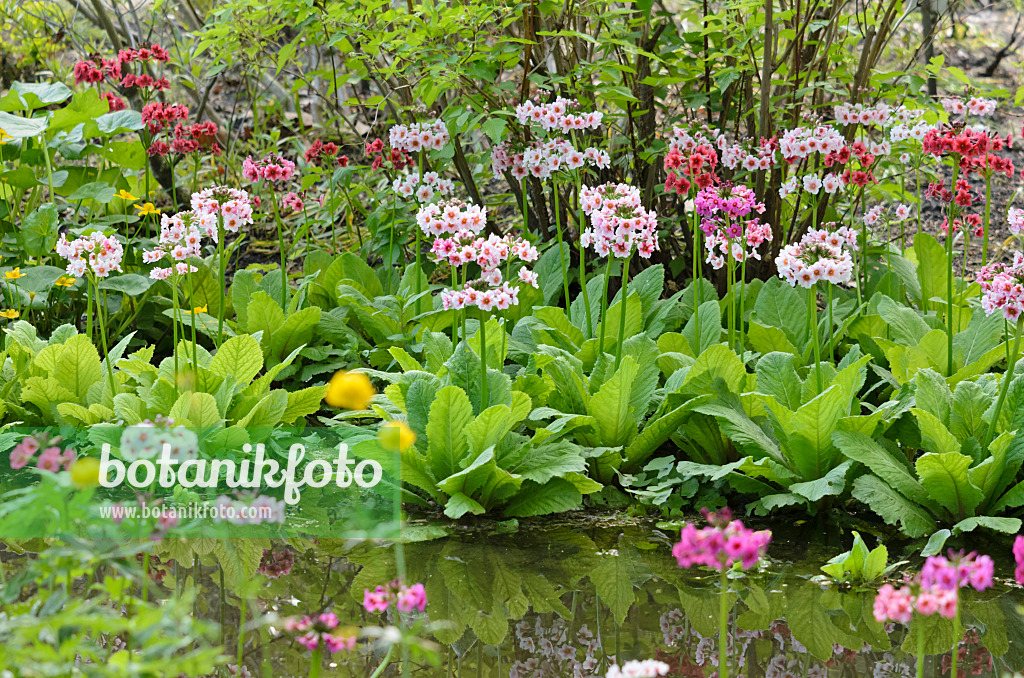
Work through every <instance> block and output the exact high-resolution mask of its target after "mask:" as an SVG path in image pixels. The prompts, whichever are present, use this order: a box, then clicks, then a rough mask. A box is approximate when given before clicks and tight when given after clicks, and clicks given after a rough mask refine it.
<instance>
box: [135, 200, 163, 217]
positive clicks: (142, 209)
mask: <svg viewBox="0 0 1024 678" xmlns="http://www.w3.org/2000/svg"><path fill="white" fill-rule="evenodd" d="M133 207H135V209H137V210H138V211H139V216H140V217H144V216H147V215H149V214H152V215H157V214H160V210H158V209H157V208H156V205H154V204H153V203H151V202H147V203H145V204H143V205H133Z"/></svg>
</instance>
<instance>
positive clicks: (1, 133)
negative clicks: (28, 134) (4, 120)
mask: <svg viewBox="0 0 1024 678" xmlns="http://www.w3.org/2000/svg"><path fill="white" fill-rule="evenodd" d="M13 138H14V137H12V136H11V135H10V134H8V133H7V132H6V131H5V130H4V129H3V128H0V144H2V143H4V142H6V141H7V140H8V139H13Z"/></svg>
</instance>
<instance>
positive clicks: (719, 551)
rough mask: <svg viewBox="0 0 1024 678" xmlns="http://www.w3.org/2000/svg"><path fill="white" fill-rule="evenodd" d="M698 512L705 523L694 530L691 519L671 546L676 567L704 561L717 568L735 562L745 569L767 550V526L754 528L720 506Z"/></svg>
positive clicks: (769, 539) (768, 538)
mask: <svg viewBox="0 0 1024 678" xmlns="http://www.w3.org/2000/svg"><path fill="white" fill-rule="evenodd" d="M701 513H702V514H703V515H704V518H705V519H706V520H707V521H708V523H709V527H705V528H703V529H700V530H698V529H697V528H696V527H695V526H694V525H693V523H687V524H686V526H685V527H684V528H683V530H682V533H681V535H680V541H679V543H678V544H676V545H675V546H673V547H672V555H673V556H675V557H676V560H678V561H679V567H687V568H689V567H693V566H694V565H706V566H707V567H711V568H714V569H716V570H721V569H722V568H730V567H732V566H733V564H734V563H737V562H739V563H740V564H741V566H742V567H743V569H749V568H751V567H753V566H754V565H755V564H757V561H758V560H760V559H761V557H762V556H763V555H764V554H765V552H766V551H767V550H768V544H769V543H770V542H771V540H772V533H771V530H760V531H755V530H751V529H748V528H746V527H744V526H743V523H742V522H740V521H739V520H733V519H732V511H730V510H729V509H728V508H723V509H721V510H720V511H715V512H710V511H708V510H707V509H702V510H701Z"/></svg>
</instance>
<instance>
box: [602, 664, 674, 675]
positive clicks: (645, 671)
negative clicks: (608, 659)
mask: <svg viewBox="0 0 1024 678" xmlns="http://www.w3.org/2000/svg"><path fill="white" fill-rule="evenodd" d="M666 673H668V664H666V663H665V662H660V661H658V660H657V659H644V660H642V661H629V662H626V663H625V664H623V665H622V668H621V669H620V668H619V667H618V665H617V664H612V666H611V667H610V668H609V669H608V672H607V673H606V674H604V675H605V678H654V677H655V676H664V675H665V674H666Z"/></svg>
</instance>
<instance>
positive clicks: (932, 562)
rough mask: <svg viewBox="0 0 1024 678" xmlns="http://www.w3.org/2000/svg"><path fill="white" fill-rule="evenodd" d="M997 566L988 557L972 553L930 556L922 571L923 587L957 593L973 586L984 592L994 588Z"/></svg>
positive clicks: (950, 552) (951, 552)
mask: <svg viewBox="0 0 1024 678" xmlns="http://www.w3.org/2000/svg"><path fill="white" fill-rule="evenodd" d="M994 571H995V565H994V563H993V562H992V559H991V558H989V557H988V556H979V555H978V554H977V552H975V551H972V552H971V553H968V554H967V555H964V553H963V552H962V551H961V552H959V553H955V552H953V551H952V550H950V551H949V557H948V558H944V557H943V556H930V557H929V558H928V560H926V561H925V563H924V567H923V568H922V569H921V586H922V587H924V588H939V589H943V590H946V591H957V590H959V589H962V588H967V587H968V586H971V587H972V588H974V589H975V590H977V591H984V590H985V589H987V588H989V587H990V586H992V575H993V572H994Z"/></svg>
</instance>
